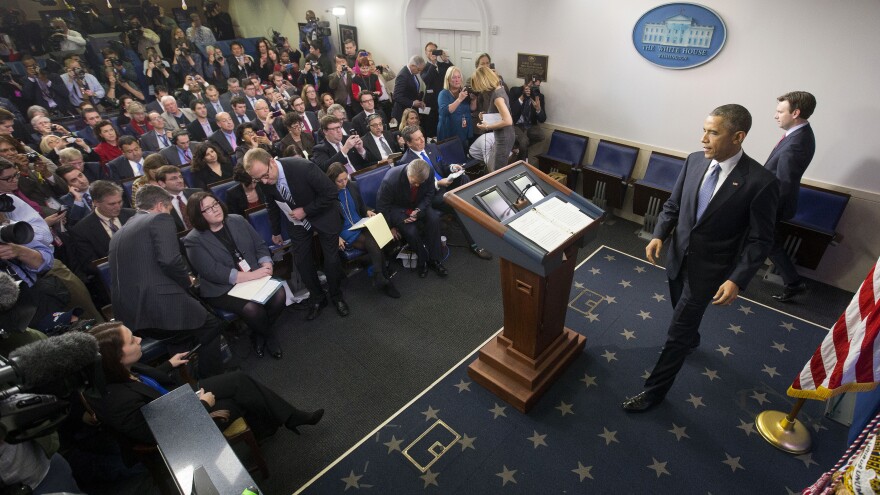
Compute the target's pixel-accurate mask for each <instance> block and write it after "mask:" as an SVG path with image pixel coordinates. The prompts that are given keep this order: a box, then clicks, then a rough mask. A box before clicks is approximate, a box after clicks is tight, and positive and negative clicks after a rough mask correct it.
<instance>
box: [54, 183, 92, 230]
mask: <svg viewBox="0 0 880 495" xmlns="http://www.w3.org/2000/svg"><path fill="white" fill-rule="evenodd" d="M55 180H58V179H55ZM58 202H59V203H61V204H63V205H65V206H67V207H68V208H69V210H67V227H68V228H71V227H73V226H74V225H76V223H77V222H79V221H80V220H82V219H83V218H85V217H86V215H88V214H89V213H91V210H90V209H89V207H88V206H87V205H86V204H85V202H83V204H82V206H80V205H78V204H76V203H75V202H74V201H73V195H72V194H70V193H67V194H65V195H64V196H61V197H60V198H58Z"/></svg>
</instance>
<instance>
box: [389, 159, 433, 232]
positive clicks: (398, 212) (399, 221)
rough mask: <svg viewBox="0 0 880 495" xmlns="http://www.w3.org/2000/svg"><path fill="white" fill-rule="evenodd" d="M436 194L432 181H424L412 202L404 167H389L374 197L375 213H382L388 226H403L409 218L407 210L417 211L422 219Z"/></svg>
mask: <svg viewBox="0 0 880 495" xmlns="http://www.w3.org/2000/svg"><path fill="white" fill-rule="evenodd" d="M436 192H437V189H436V188H435V187H434V181H433V180H430V179H429V180H426V181H425V182H423V183H422V185H420V186H419V190H418V192H417V193H416V200H415V201H412V199H411V196H410V185H409V179H408V178H407V176H406V167H405V166H395V167H391V169H390V170H388V173H386V174H385V178H383V179H382V184H381V185H379V193H378V195H377V196H376V211H378V212H379V213H382V214H383V215H384V216H385V218H386V219H387V220H388V225H390V226H392V227H396V226H399V225H403V221H404V220H405V219H406V218H407V217H408V216H409V214H407V210H414V209H418V210H419V215H418V217H419V219H422V218H424V216H425V212H426V211H427V210H428V208H430V207H431V202H432V201H433V200H434V194H436Z"/></svg>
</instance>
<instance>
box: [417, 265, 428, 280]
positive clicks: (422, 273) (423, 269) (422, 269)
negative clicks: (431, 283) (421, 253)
mask: <svg viewBox="0 0 880 495" xmlns="http://www.w3.org/2000/svg"><path fill="white" fill-rule="evenodd" d="M427 276H428V264H427V263H426V264H424V265H419V278H425V277H427Z"/></svg>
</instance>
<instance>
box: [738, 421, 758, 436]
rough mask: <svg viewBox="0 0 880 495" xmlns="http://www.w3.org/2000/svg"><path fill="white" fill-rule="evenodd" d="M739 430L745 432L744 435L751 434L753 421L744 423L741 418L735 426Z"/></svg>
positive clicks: (753, 430) (753, 429) (753, 425)
mask: <svg viewBox="0 0 880 495" xmlns="http://www.w3.org/2000/svg"><path fill="white" fill-rule="evenodd" d="M737 428H739V429H740V430H742V431H744V432H746V436H747V437H750V436H752V433H755V423H754V422H752V423H746V422H745V421H743V420H739V426H737Z"/></svg>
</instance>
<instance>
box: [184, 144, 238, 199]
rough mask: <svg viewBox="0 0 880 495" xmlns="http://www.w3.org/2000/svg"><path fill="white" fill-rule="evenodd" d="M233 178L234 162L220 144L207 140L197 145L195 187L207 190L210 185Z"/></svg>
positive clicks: (193, 172) (194, 165) (193, 173)
mask: <svg viewBox="0 0 880 495" xmlns="http://www.w3.org/2000/svg"><path fill="white" fill-rule="evenodd" d="M231 178H232V162H231V161H230V160H229V158H228V157H227V156H226V153H224V152H223V150H221V149H220V146H217V145H216V144H214V143H212V142H211V141H205V142H203V143H201V144H199V145H198V146H196V150H195V154H194V155H193V160H192V180H193V184H192V186H193V187H197V188H199V189H204V190H205V191H207V190H208V189H209V187H208V186H210V185H211V184H213V183H215V182H220V181H221V180H226V179H231Z"/></svg>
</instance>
